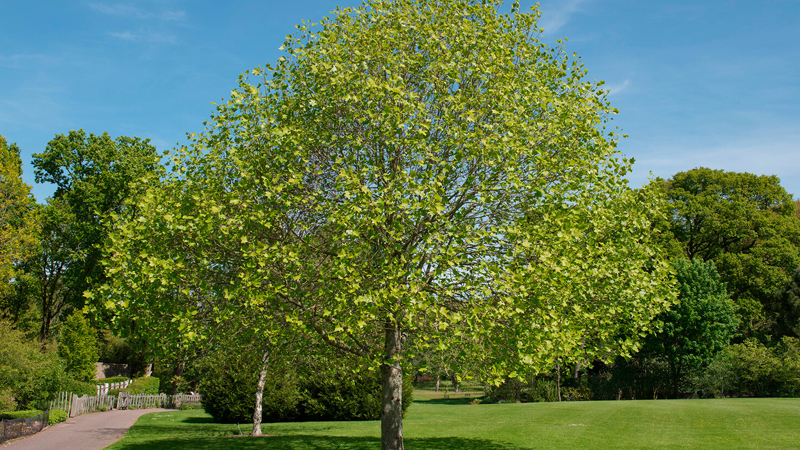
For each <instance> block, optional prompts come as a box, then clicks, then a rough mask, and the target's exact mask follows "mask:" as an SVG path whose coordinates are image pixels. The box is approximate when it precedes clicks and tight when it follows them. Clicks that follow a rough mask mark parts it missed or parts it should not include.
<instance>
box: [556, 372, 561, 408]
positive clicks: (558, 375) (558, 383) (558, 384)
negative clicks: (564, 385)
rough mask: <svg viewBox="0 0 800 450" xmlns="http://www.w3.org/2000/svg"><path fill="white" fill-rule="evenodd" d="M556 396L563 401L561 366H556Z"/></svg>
mask: <svg viewBox="0 0 800 450" xmlns="http://www.w3.org/2000/svg"><path fill="white" fill-rule="evenodd" d="M556 396H557V397H558V401H561V365H560V364H556Z"/></svg>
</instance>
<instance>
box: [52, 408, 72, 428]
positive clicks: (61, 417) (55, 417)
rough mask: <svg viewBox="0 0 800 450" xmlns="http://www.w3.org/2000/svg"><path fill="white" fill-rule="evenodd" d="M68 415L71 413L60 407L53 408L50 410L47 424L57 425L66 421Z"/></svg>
mask: <svg viewBox="0 0 800 450" xmlns="http://www.w3.org/2000/svg"><path fill="white" fill-rule="evenodd" d="M68 417H69V415H68V414H67V412H66V411H62V410H60V409H51V410H50V417H49V418H48V419H47V424H48V425H55V424H57V423H61V422H63V421H65V420H67V418H68Z"/></svg>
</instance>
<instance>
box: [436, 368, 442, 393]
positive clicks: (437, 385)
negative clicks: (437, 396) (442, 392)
mask: <svg viewBox="0 0 800 450" xmlns="http://www.w3.org/2000/svg"><path fill="white" fill-rule="evenodd" d="M441 380H442V375H441V374H440V373H437V374H436V392H437V393H438V392H439V382H440V381H441Z"/></svg>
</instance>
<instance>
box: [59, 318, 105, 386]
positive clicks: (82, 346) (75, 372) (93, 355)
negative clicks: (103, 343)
mask: <svg viewBox="0 0 800 450" xmlns="http://www.w3.org/2000/svg"><path fill="white" fill-rule="evenodd" d="M96 334H97V332H96V331H95V330H93V329H92V328H91V327H90V326H89V322H88V321H87V320H86V318H85V317H84V316H83V314H82V313H81V312H80V311H75V312H74V313H72V314H71V315H70V316H69V318H67V320H66V322H65V323H64V329H63V330H62V331H61V340H60V341H59V343H58V354H59V356H61V357H62V358H63V359H64V362H65V363H66V370H67V374H68V375H70V376H71V377H72V378H75V379H77V380H82V381H89V380H93V379H94V376H95V372H96V363H97V337H96Z"/></svg>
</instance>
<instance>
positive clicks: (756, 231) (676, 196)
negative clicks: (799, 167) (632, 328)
mask: <svg viewBox="0 0 800 450" xmlns="http://www.w3.org/2000/svg"><path fill="white" fill-rule="evenodd" d="M655 183H657V184H661V185H663V186H664V187H665V188H666V192H667V197H668V201H669V207H668V213H667V217H668V221H669V222H668V224H666V225H664V226H662V228H664V229H667V230H669V233H667V236H666V239H665V241H664V242H665V243H666V245H667V246H669V247H671V249H672V254H673V255H674V256H679V255H682V256H684V257H686V258H690V259H691V258H701V259H703V260H713V261H714V263H715V266H716V268H717V270H718V271H719V274H720V276H721V277H722V281H723V282H724V283H725V285H726V286H727V290H728V293H729V294H730V295H731V298H732V300H733V301H734V303H735V304H736V305H737V307H738V311H739V314H740V316H741V319H742V327H743V329H742V331H743V332H744V333H745V334H748V335H752V334H754V333H755V334H769V333H772V332H773V331H774V330H773V329H772V324H774V323H775V317H770V316H769V310H770V309H771V306H770V304H771V303H772V301H773V300H774V298H775V297H774V295H773V294H774V292H775V291H776V290H777V289H780V288H782V287H783V286H784V284H785V283H786V282H787V281H788V279H789V277H790V276H791V274H792V272H793V271H794V270H795V268H797V267H798V266H799V265H800V220H798V218H797V216H796V207H795V202H794V201H793V199H792V197H791V195H789V194H788V193H787V192H786V190H785V189H784V188H783V187H781V185H780V180H779V179H778V178H777V177H775V176H766V175H761V176H758V175H753V174H749V173H736V172H725V171H722V170H712V169H707V168H698V169H693V170H690V171H687V172H680V173H677V174H675V175H674V176H673V177H672V178H670V179H669V180H657V181H655ZM765 307H766V308H765ZM772 309H774V308H772Z"/></svg>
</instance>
